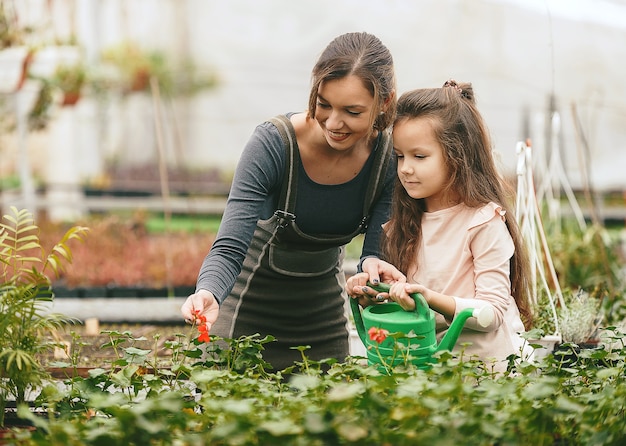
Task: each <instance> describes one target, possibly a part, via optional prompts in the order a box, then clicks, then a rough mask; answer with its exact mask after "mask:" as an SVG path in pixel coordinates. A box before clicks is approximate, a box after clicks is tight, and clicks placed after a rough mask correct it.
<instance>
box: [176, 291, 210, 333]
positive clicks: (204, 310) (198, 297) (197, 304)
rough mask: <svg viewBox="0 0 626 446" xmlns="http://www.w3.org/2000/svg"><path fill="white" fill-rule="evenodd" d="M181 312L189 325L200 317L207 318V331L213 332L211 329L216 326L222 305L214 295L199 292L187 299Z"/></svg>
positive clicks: (208, 292) (207, 292)
mask: <svg viewBox="0 0 626 446" xmlns="http://www.w3.org/2000/svg"><path fill="white" fill-rule="evenodd" d="M180 312H181V313H182V315H183V318H184V319H185V322H187V323H190V324H191V323H193V322H194V321H195V320H196V317H197V316H198V315H203V316H204V317H206V324H207V329H208V330H209V331H211V327H212V326H213V324H215V321H216V320H217V316H218V314H219V312H220V305H219V304H218V303H217V299H215V296H213V293H211V292H210V291H207V290H199V291H198V292H197V293H195V294H192V295H191V296H189V297H188V298H187V300H186V301H185V303H183V305H182V306H181V307H180Z"/></svg>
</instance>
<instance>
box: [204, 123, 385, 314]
mask: <svg viewBox="0 0 626 446" xmlns="http://www.w3.org/2000/svg"><path fill="white" fill-rule="evenodd" d="M379 142H380V138H379ZM376 150H383V148H382V147H376ZM373 154H374V151H373V152H372V155H370V158H369V159H368V161H367V163H366V164H365V166H364V167H363V169H362V170H361V172H360V173H359V174H358V175H357V176H356V177H355V178H353V179H352V180H350V181H349V182H347V183H343V184H338V185H321V184H317V183H315V182H313V181H311V180H310V179H309V178H308V176H307V175H306V173H305V172H304V169H303V168H302V166H300V170H299V174H298V196H297V201H296V219H297V220H296V222H297V224H298V227H299V228H300V229H301V230H303V231H304V232H305V233H309V234H316V235H319V234H327V235H334V236H336V235H342V234H350V233H351V232H353V231H355V230H356V228H357V227H358V226H359V223H360V222H361V219H362V217H363V215H362V214H363V203H364V200H365V192H366V190H367V182H368V181H369V173H370V171H371V168H372V164H373ZM285 163H286V150H285V147H284V145H283V141H282V138H281V136H280V133H279V132H278V130H277V129H276V127H274V125H273V124H270V123H268V122H265V123H262V124H260V125H259V126H257V127H256V129H255V131H254V132H253V134H252V136H251V137H250V139H249V141H248V143H247V144H246V146H245V148H244V151H243V153H242V155H241V158H240V160H239V163H238V165H237V169H236V170H235V175H234V178H233V182H232V186H231V190H230V194H229V197H228V201H227V204H226V209H225V211H224V215H223V217H222V222H221V225H220V229H219V231H218V234H217V237H216V239H215V242H214V243H213V246H212V247H211V249H210V251H209V253H208V255H207V256H206V258H205V259H204V262H203V264H202V268H201V269H200V273H199V275H198V281H197V285H196V288H197V289H206V290H209V291H211V292H212V293H213V295H214V296H215V297H216V298H217V300H218V302H220V303H221V302H223V300H224V299H225V298H226V296H228V294H229V293H230V291H231V289H232V288H233V286H234V283H235V279H236V277H237V275H238V274H239V272H240V271H241V265H242V263H243V260H244V258H245V255H246V252H247V250H248V247H249V245H250V241H251V239H252V236H253V234H254V230H255V228H256V224H257V221H258V220H265V219H268V218H270V217H271V216H272V214H273V213H274V211H275V210H276V208H277V205H278V199H279V194H280V188H281V184H282V181H283V177H284V171H285ZM395 176H396V171H395V162H391V163H389V168H388V170H387V172H386V173H385V174H384V175H383V177H384V182H385V184H384V188H383V191H382V193H381V195H380V198H379V199H378V201H377V202H376V203H375V204H374V205H373V208H372V212H371V214H370V216H371V217H370V223H369V225H368V229H367V232H366V234H365V240H364V245H363V251H362V256H372V255H374V256H378V253H379V239H380V234H381V225H382V224H383V223H384V222H385V221H387V220H388V217H389V206H390V203H391V192H392V189H393V184H394V179H395Z"/></svg>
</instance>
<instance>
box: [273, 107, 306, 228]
mask: <svg viewBox="0 0 626 446" xmlns="http://www.w3.org/2000/svg"><path fill="white" fill-rule="evenodd" d="M268 121H269V122H271V123H272V124H274V125H275V126H276V128H277V129H278V132H279V133H280V136H281V138H282V139H283V145H284V146H285V150H286V152H287V157H286V161H285V176H284V178H283V184H282V186H281V191H280V196H279V198H278V209H277V210H276V212H275V214H276V215H277V216H278V217H280V218H282V219H283V224H285V225H286V224H287V223H288V222H289V221H293V220H294V219H295V214H294V212H295V207H296V191H297V185H298V168H297V166H298V164H299V163H298V161H299V159H300V154H299V153H298V151H297V150H296V132H295V130H294V128H293V125H292V124H291V121H290V120H289V118H288V117H287V116H285V115H277V116H274V117H273V118H270V119H268Z"/></svg>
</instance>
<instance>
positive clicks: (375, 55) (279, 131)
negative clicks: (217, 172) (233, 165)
mask: <svg viewBox="0 0 626 446" xmlns="http://www.w3.org/2000/svg"><path fill="white" fill-rule="evenodd" d="M395 89H396V87H395V74H394V66H393V59H392V56H391V53H390V52H389V50H388V49H387V48H386V47H385V46H384V45H383V44H382V42H381V41H380V40H379V39H378V38H376V37H375V36H373V35H371V34H368V33H348V34H344V35H341V36H339V37H337V38H335V39H334V40H333V41H332V42H330V44H329V45H328V46H327V47H326V49H325V50H324V51H323V52H322V54H321V56H320V57H319V59H318V61H317V63H316V65H315V67H314V68H313V72H312V87H311V92H310V96H309V104H308V110H307V111H306V112H301V113H288V114H286V115H284V116H282V117H277V118H276V119H273V120H271V122H264V123H262V124H261V125H259V126H258V127H257V128H256V129H255V131H254V133H253V135H252V137H251V138H250V140H249V142H248V143H247V145H246V147H245V149H244V151H243V154H242V156H241V159H240V161H239V163H238V166H237V169H236V172H235V176H234V178H233V183H232V187H231V192H230V195H229V198H228V202H227V205H226V209H225V212H224V215H223V218H222V223H221V225H220V230H219V232H218V234H217V238H216V240H215V242H214V244H213V246H212V247H211V250H210V251H209V253H208V255H207V257H206V258H205V260H204V262H203V264H202V267H201V269H200V273H199V275H198V282H197V287H196V292H195V293H194V294H192V295H191V296H189V297H188V298H187V300H186V301H185V303H184V304H183V306H182V308H181V312H182V315H183V317H184V318H185V319H186V320H188V321H193V320H195V318H196V316H201V320H206V328H207V329H208V330H209V331H210V332H211V334H214V335H218V336H221V337H224V338H238V337H239V336H242V335H251V334H255V333H259V334H260V335H262V336H265V335H272V336H274V337H276V339H277V340H276V341H275V342H272V343H269V344H265V347H266V350H265V351H264V352H263V357H264V359H265V360H266V361H268V362H269V363H270V364H272V366H273V367H274V369H276V370H282V369H284V368H286V367H288V366H291V365H293V363H294V361H298V360H300V359H301V354H300V352H299V351H297V350H294V349H293V347H298V346H305V345H306V346H310V349H309V350H307V351H306V355H307V356H308V357H309V358H310V359H312V360H321V359H325V358H337V359H338V360H340V361H342V360H343V359H344V358H345V357H346V356H347V355H348V354H349V350H348V331H347V327H346V326H347V320H346V318H345V315H344V300H345V299H344V297H343V296H344V294H343V293H344V287H345V277H344V275H343V274H344V273H343V268H342V260H343V246H344V245H345V244H347V243H348V242H349V241H350V240H352V239H353V238H354V237H355V236H356V235H358V234H360V233H362V232H365V239H364V246H363V251H362V256H363V258H371V259H373V260H369V262H371V263H373V262H375V259H376V258H377V257H378V254H379V252H378V251H379V237H380V232H381V224H382V223H383V222H385V221H386V220H387V219H388V217H389V215H388V211H389V206H390V201H391V193H392V189H393V182H394V176H395V166H394V165H393V161H392V157H391V146H392V144H391V138H390V134H389V131H388V127H389V126H390V124H391V123H392V122H393V119H394V116H395V108H396V107H395V106H396V97H395Z"/></svg>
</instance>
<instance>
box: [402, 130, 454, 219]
mask: <svg viewBox="0 0 626 446" xmlns="http://www.w3.org/2000/svg"><path fill="white" fill-rule="evenodd" d="M393 145H394V151H395V153H396V156H397V158H398V177H399V178H400V182H401V183H402V186H403V187H404V189H405V190H406V193H407V194H408V195H409V196H410V197H411V198H415V199H420V198H421V199H424V202H425V205H426V211H427V212H434V211H437V210H440V209H445V208H447V207H450V206H451V205H452V204H453V201H452V200H450V197H448V196H447V194H446V193H444V186H445V185H446V182H447V181H448V168H447V166H446V164H445V162H444V157H443V148H442V147H441V144H440V143H439V141H438V140H437V138H436V136H435V131H434V129H433V124H432V119H430V118H411V119H402V120H400V121H398V122H396V124H395V125H394V127H393Z"/></svg>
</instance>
